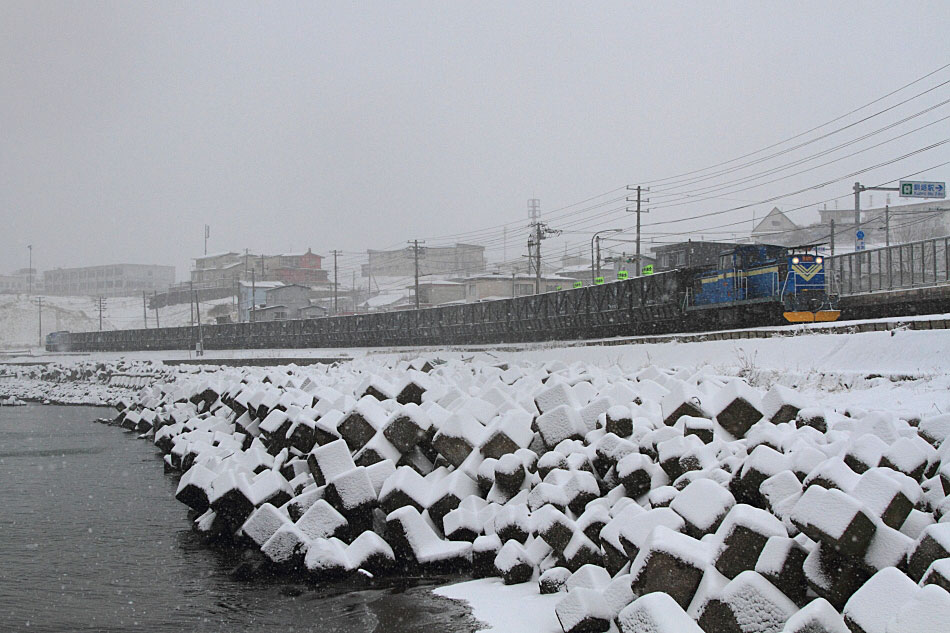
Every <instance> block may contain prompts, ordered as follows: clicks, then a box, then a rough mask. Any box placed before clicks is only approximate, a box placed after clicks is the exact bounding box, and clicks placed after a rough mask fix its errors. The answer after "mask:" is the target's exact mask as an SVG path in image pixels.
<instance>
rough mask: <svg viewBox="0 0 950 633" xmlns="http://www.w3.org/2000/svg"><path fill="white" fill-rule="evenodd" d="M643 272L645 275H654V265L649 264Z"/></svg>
mask: <svg viewBox="0 0 950 633" xmlns="http://www.w3.org/2000/svg"><path fill="white" fill-rule="evenodd" d="M642 272H643V274H644V275H652V274H653V264H647V265H646V266H644V267H643V271H642Z"/></svg>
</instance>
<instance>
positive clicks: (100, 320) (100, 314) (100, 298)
mask: <svg viewBox="0 0 950 633" xmlns="http://www.w3.org/2000/svg"><path fill="white" fill-rule="evenodd" d="M99 331H100V332H101V331H102V295H99Z"/></svg>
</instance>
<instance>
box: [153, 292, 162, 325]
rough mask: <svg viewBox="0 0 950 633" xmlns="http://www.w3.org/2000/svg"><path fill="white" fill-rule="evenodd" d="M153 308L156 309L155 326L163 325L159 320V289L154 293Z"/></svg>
mask: <svg viewBox="0 0 950 633" xmlns="http://www.w3.org/2000/svg"><path fill="white" fill-rule="evenodd" d="M152 309H153V310H155V327H162V324H161V323H159V321H158V291H157V290H156V291H155V292H153V293H152Z"/></svg>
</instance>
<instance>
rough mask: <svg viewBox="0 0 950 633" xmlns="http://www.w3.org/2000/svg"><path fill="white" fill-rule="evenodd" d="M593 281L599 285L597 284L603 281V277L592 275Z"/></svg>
mask: <svg viewBox="0 0 950 633" xmlns="http://www.w3.org/2000/svg"><path fill="white" fill-rule="evenodd" d="M594 283H595V284H598V285H599V284H602V283H604V278H603V277H594Z"/></svg>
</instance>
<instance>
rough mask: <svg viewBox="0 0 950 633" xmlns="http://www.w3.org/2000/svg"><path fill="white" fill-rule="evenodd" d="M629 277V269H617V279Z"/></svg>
mask: <svg viewBox="0 0 950 633" xmlns="http://www.w3.org/2000/svg"><path fill="white" fill-rule="evenodd" d="M627 277H628V275H627V271H625V270H618V271H617V279H626V278H627Z"/></svg>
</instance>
